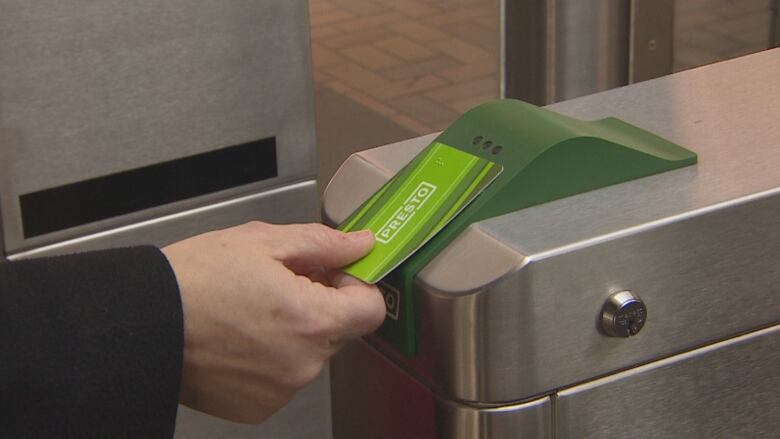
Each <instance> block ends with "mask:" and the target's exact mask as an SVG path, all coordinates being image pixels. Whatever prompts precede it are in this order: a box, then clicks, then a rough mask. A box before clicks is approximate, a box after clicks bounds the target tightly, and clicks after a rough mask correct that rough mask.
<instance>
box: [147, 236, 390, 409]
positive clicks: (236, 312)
mask: <svg viewBox="0 0 780 439" xmlns="http://www.w3.org/2000/svg"><path fill="white" fill-rule="evenodd" d="M373 244H374V237H373V235H372V234H371V232H354V233H348V234H345V233H342V232H339V231H336V230H333V229H330V228H328V227H326V226H323V225H320V224H296V225H272V224H266V223H260V222H253V223H248V224H244V225H241V226H237V227H233V228H230V229H225V230H219V231H215V232H210V233H206V234H203V235H198V236H195V237H192V238H189V239H185V240H183V241H180V242H177V243H175V244H172V245H170V246H168V247H165V248H163V249H162V251H163V253H164V254H165V256H166V257H167V258H168V261H169V262H170V264H171V266H172V267H173V271H174V273H175V274H176V279H177V281H178V283H179V289H180V291H181V298H182V307H183V309H184V367H183V372H182V389H181V396H180V401H181V403H183V404H184V405H187V406H189V407H191V408H194V409H196V410H200V411H203V412H206V413H209V414H211V415H214V416H219V417H221V418H225V419H229V420H232V421H236V422H245V423H256V422H260V421H262V420H264V419H265V418H267V417H268V416H270V415H271V414H273V413H274V412H275V411H277V410H278V409H279V408H281V407H282V406H284V405H285V404H286V403H287V402H288V401H289V400H290V399H291V398H292V397H293V396H294V395H295V392H296V391H297V390H299V389H301V388H302V387H304V386H305V385H306V384H308V383H309V382H311V381H312V380H313V379H314V378H316V377H317V375H318V374H319V372H320V370H321V369H322V367H323V366H324V364H325V362H326V361H327V360H328V359H329V358H330V357H331V356H332V355H333V354H334V353H336V351H337V350H338V349H339V348H340V347H341V346H342V345H343V344H344V343H345V342H347V341H349V340H351V339H354V338H357V337H359V336H361V335H365V334H368V333H370V332H372V331H373V330H374V329H376V328H377V327H378V326H379V325H380V324H381V323H382V320H383V319H384V316H385V305H384V301H383V299H382V295H381V294H380V293H379V291H378V290H377V288H376V287H375V286H372V285H367V284H364V283H362V282H361V281H358V280H357V279H354V278H352V277H349V276H347V275H345V274H343V273H341V272H337V273H336V272H333V273H331V275H330V276H326V271H325V270H326V269H330V268H339V267H342V266H344V265H347V264H349V263H351V262H353V261H355V260H357V259H359V258H360V257H362V256H363V255H365V254H366V253H368V252H369V250H370V249H371V248H372V246H373ZM328 277H329V278H330V279H328Z"/></svg>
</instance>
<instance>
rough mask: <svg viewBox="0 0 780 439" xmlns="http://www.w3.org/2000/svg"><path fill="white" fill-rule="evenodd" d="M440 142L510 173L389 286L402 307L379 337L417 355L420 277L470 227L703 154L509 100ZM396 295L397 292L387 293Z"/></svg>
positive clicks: (471, 115)
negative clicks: (416, 286)
mask: <svg viewBox="0 0 780 439" xmlns="http://www.w3.org/2000/svg"><path fill="white" fill-rule="evenodd" d="M434 141H435V142H441V143H445V144H447V145H451V146H453V147H455V148H458V149H462V150H463V151H467V152H469V153H472V154H476V155H478V156H481V157H484V158H487V159H489V160H492V161H495V162H497V163H500V164H502V165H503V166H504V171H503V173H502V174H501V175H500V176H498V178H497V179H496V180H495V181H494V182H493V183H492V184H491V185H490V186H489V187H488V188H487V189H485V191H484V192H482V193H481V194H480V195H479V196H478V197H477V198H475V199H474V201H472V202H471V204H470V205H469V206H468V207H466V208H465V209H464V210H463V211H462V212H461V213H460V214H459V215H458V216H457V217H456V218H455V219H453V220H452V221H451V222H450V223H449V224H448V225H447V226H446V227H445V228H444V229H443V230H442V231H441V232H439V233H438V234H437V235H436V236H435V237H433V239H431V240H430V241H429V242H428V243H427V244H426V245H425V246H423V247H422V248H421V249H420V250H419V251H418V252H417V253H415V254H414V255H413V256H412V257H411V258H409V259H408V260H407V261H405V262H404V263H403V264H402V265H400V266H399V267H398V268H396V269H395V270H394V271H393V272H392V273H391V274H390V275H388V276H387V278H385V283H386V284H389V285H390V288H387V289H386V290H385V294H394V295H396V296H398V297H394V298H392V299H391V300H396V302H397V303H396V306H397V307H398V308H397V310H396V313H395V316H396V318H388V319H386V320H385V323H384V324H383V325H382V327H380V328H379V330H378V331H377V334H378V335H379V336H380V337H382V338H384V339H385V340H387V341H388V342H390V343H391V344H392V345H394V346H395V347H396V348H398V349H399V350H400V351H401V352H403V353H404V354H405V355H409V356H411V355H414V354H416V352H417V337H416V329H417V327H418V326H419V322H418V321H417V318H418V316H417V313H416V312H415V306H414V305H415V300H414V277H415V275H417V273H418V272H419V271H420V270H421V269H422V268H423V267H424V266H425V265H426V264H427V263H428V262H430V261H431V260H432V259H433V258H434V257H435V256H436V255H437V254H438V253H439V251H441V250H442V249H443V248H444V247H445V246H447V245H448V244H449V243H450V242H452V240H454V239H455V238H456V237H457V236H458V235H459V234H460V233H461V232H462V231H463V230H464V229H465V228H466V227H468V225H469V224H471V223H474V222H477V221H480V220H483V219H487V218H491V217H494V216H498V215H503V214H506V213H509V212H514V211H516V210H520V209H523V208H526V207H530V206H535V205H538V204H542V203H546V202H548V201H553V200H556V199H559V198H563V197H567V196H570V195H575V194H579V193H582V192H587V191H590V190H594V189H598V188H602V187H605V186H610V185H613V184H617V183H622V182H625V181H629V180H633V179H637V178H640V177H645V176H648V175H652V174H657V173H660V172H665V171H669V170H672V169H677V168H680V167H684V166H688V165H692V164H694V163H696V160H697V157H696V154H695V153H693V152H692V151H689V150H687V149H685V148H683V147H681V146H679V145H676V144H674V143H672V142H669V141H668V140H665V139H663V138H661V137H659V136H657V135H655V134H653V133H650V132H648V131H645V130H642V129H640V128H637V127H635V126H633V125H630V124H628V123H625V122H623V121H621V120H619V119H616V118H607V119H602V120H598V121H592V122H589V121H581V120H577V119H574V118H571V117H568V116H564V115H561V114H558V113H555V112H552V111H549V110H545V109H543V108H539V107H536V106H534V105H531V104H528V103H525V102H521V101H517V100H510V99H503V100H497V101H491V102H488V103H485V104H482V105H480V106H478V107H476V108H474V109H472V110H470V111H468V112H467V113H465V114H464V115H463V116H461V117H460V118H459V119H458V120H456V121H455V122H454V123H453V124H452V125H451V126H450V127H449V128H447V129H446V130H445V131H444V132H442V133H441V134H440V135H439V136H438V137H437V138H436V139H435V140H434ZM388 290H392V291H388Z"/></svg>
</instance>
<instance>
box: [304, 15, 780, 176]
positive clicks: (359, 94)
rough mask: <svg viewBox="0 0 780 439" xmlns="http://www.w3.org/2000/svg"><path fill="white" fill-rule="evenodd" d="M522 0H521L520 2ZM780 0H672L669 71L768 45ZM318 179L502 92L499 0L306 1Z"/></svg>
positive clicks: (433, 127)
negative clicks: (353, 157) (354, 156)
mask: <svg viewBox="0 0 780 439" xmlns="http://www.w3.org/2000/svg"><path fill="white" fill-rule="evenodd" d="M518 1H521V0H518ZM779 3H780V0H678V1H677V2H676V11H675V61H674V69H675V71H679V70H685V69H688V68H692V67H696V66H700V65H703V64H709V63H711V62H715V61H719V60H724V59H728V58H733V57H735V56H740V55H744V54H748V53H751V52H755V51H757V50H761V49H764V48H766V47H768V44H769V38H770V21H771V18H770V17H771V8H772V7H773V5H777V4H779ZM309 4H310V14H311V41H312V55H313V64H314V79H315V82H316V85H317V87H316V90H317V92H316V99H317V117H318V143H319V148H320V171H319V176H320V180H321V181H322V182H323V183H324V182H327V181H328V180H329V179H330V176H331V175H332V173H333V172H334V171H335V170H336V168H337V167H338V165H339V164H340V163H341V162H342V161H343V160H344V159H345V158H346V157H347V155H349V154H350V153H351V152H353V151H355V150H358V149H363V148H368V147H371V146H375V145H377V144H385V143H390V142H393V141H397V140H401V139H405V138H410V137H415V136H418V135H423V134H428V133H431V132H434V131H439V130H442V129H444V128H445V127H446V126H448V125H449V124H450V123H451V122H452V121H453V120H455V118H457V117H458V116H459V115H460V114H461V113H463V112H464V111H466V110H468V109H469V108H471V107H473V106H475V105H477V104H479V103H482V102H484V101H486V100H490V99H493V98H496V97H498V96H499V87H500V85H499V48H500V46H501V42H500V29H499V22H500V17H499V14H500V0H310V3H309Z"/></svg>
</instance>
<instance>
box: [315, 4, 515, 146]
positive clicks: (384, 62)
mask: <svg viewBox="0 0 780 439" xmlns="http://www.w3.org/2000/svg"><path fill="white" fill-rule="evenodd" d="M498 8H499V2H498V0H460V1H452V0H428V1H425V0H311V2H310V10H311V25H312V28H311V35H312V53H313V62H314V71H315V80H316V81H317V82H318V83H319V84H322V85H323V86H325V87H327V88H328V89H330V90H331V91H334V92H336V93H339V94H342V95H345V96H347V97H349V98H351V99H353V100H354V101H356V102H358V103H359V104H361V105H363V106H366V107H368V108H370V109H372V110H374V111H376V112H377V113H379V114H381V115H383V116H385V117H387V118H388V119H390V120H392V121H393V122H395V123H396V124H398V125H400V126H402V127H404V128H406V129H407V130H409V131H411V132H413V133H415V134H418V135H422V134H428V133H431V132H434V131H438V130H441V129H443V128H444V127H446V126H447V125H448V124H449V123H450V122H452V121H453V120H454V119H455V118H456V117H457V116H458V115H459V114H460V113H462V112H463V111H464V110H466V109H468V108H470V107H471V106H473V105H474V104H475V103H478V102H481V101H485V100H488V99H492V98H495V97H498V93H499V80H498V62H499V60H498V48H499V45H500V43H499V28H498V22H499V15H498V14H499V10H498Z"/></svg>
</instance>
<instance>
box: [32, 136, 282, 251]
mask: <svg viewBox="0 0 780 439" xmlns="http://www.w3.org/2000/svg"><path fill="white" fill-rule="evenodd" d="M277 174H278V169H277V162H276V138H275V137H270V138H266V139H261V140H257V141H254V142H250V143H244V144H242V145H235V146H230V147H227V148H222V149H218V150H215V151H210V152H206V153H202V154H197V155H192V156H189V157H184V158H180V159H176V160H171V161H167V162H163V163H157V164H154V165H150V166H145V167H142V168H136V169H132V170H129V171H123V172H119V173H116V174H111V175H106V176H103V177H98V178H92V179H89V180H83V181H79V182H76V183H70V184H66V185H63V186H58V187H54V188H49V189H44V190H41V191H37V192H32V193H28V194H23V195H20V196H19V205H20V207H21V212H22V227H23V229H24V237H25V238H31V237H34V236H39V235H43V234H46V233H51V232H56V231H58V230H63V229H67V228H69V227H76V226H80V225H83V224H88V223H91V222H95V221H99V220H104V219H108V218H113V217H116V216H120V215H125V214H128V213H132V212H136V211H139V210H143V209H148V208H150V207H156V206H161V205H163V204H168V203H172V202H175V201H181V200H185V199H188V198H193V197H197V196H199V195H206V194H210V193H213V192H218V191H221V190H225V189H230V188H234V187H237V186H241V185H245V184H249V183H255V182H258V181H261V180H266V179H269V178H273V177H276V176H277Z"/></svg>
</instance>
